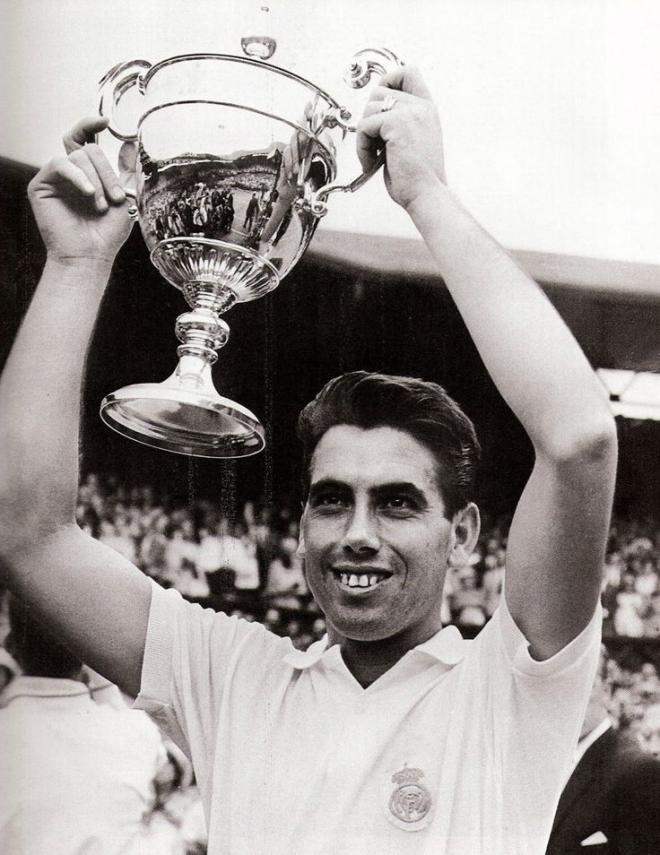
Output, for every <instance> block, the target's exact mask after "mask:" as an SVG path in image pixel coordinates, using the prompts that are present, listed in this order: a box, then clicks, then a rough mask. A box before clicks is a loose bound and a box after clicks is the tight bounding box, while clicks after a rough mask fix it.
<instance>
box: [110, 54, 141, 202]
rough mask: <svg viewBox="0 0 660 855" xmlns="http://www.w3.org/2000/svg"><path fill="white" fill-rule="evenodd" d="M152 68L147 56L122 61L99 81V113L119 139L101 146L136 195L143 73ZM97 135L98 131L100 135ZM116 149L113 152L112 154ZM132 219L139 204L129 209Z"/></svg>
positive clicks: (128, 189) (129, 192)
mask: <svg viewBox="0 0 660 855" xmlns="http://www.w3.org/2000/svg"><path fill="white" fill-rule="evenodd" d="M150 68H151V63H150V62H147V60H146V59H133V60H130V61H129V62H121V63H119V64H118V65H115V66H114V67H113V68H111V69H110V71H108V72H107V73H106V74H104V75H103V77H102V78H101V80H100V81H99V113H100V115H101V116H106V117H107V118H108V119H109V120H110V121H109V124H108V127H107V128H106V130H107V131H108V133H109V134H111V135H112V136H113V137H114V138H115V140H117V141H118V142H114V143H111V141H110V140H109V139H108V138H106V140H107V142H106V144H105V145H102V146H101V147H102V148H104V149H105V153H106V156H107V157H108V158H109V159H110V161H111V162H115V166H116V169H117V172H118V173H119V175H121V176H122V182H121V183H122V185H123V190H124V192H125V193H126V195H127V196H129V197H130V198H132V199H135V198H136V191H135V157H136V152H137V146H136V142H137V132H138V122H139V119H140V116H141V115H142V111H143V109H142V103H141V102H142V96H143V94H144V88H143V82H144V74H145V73H146V72H147V71H148V70H149V69H150ZM97 139H98V135H97ZM111 151H113V154H111ZM128 214H129V216H130V217H131V219H136V218H137V206H136V205H132V206H131V207H130V208H129V209H128Z"/></svg>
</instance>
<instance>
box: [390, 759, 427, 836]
mask: <svg viewBox="0 0 660 855" xmlns="http://www.w3.org/2000/svg"><path fill="white" fill-rule="evenodd" d="M422 778H424V772H422V770H421V769H414V768H409V767H408V766H404V767H403V769H401V770H400V771H399V772H395V773H394V774H393V775H392V777H391V784H394V789H393V790H392V789H391V785H390V793H389V800H388V812H387V818H388V819H389V820H390V822H392V823H393V824H394V825H396V826H397V828H402V829H403V830H404V831H418V830H419V829H421V828H425V827H426V826H427V825H428V823H429V822H430V820H431V807H432V799H431V793H430V792H429V790H428V789H427V787H426V786H425V785H424V784H423V783H422Z"/></svg>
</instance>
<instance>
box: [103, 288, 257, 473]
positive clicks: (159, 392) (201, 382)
mask: <svg viewBox="0 0 660 855" xmlns="http://www.w3.org/2000/svg"><path fill="white" fill-rule="evenodd" d="M181 290H182V291H183V293H184V294H185V295H186V299H187V300H188V303H189V305H190V307H191V311H189V312H184V314H182V315H179V317H178V318H177V321H176V335H177V338H178V339H179V341H180V342H181V344H180V345H179V347H178V348H177V353H178V355H179V362H178V364H177V366H176V369H175V370H174V372H173V373H172V374H171V375H170V376H169V377H168V378H167V379H166V380H164V381H163V382H162V383H137V384H134V385H132V386H125V387H124V388H123V389H119V390H118V391H117V392H113V393H112V394H111V395H108V396H106V398H104V400H103V402H102V404H101V418H102V419H103V421H104V422H105V423H106V424H107V425H108V426H109V427H111V428H113V430H116V431H117V432H118V433H121V434H122V435H124V436H128V437H130V438H131V439H134V440H136V441H137V442H141V443H144V444H145V445H151V446H153V447H154V448H162V449H165V450H167V451H174V452H176V453H178V454H191V455H195V456H197V457H224V458H230V457H245V456H247V455H250V454H256V453H257V452H259V451H261V449H262V448H263V447H264V429H263V426H262V425H261V424H260V422H259V419H258V418H257V417H256V416H255V415H254V413H252V412H250V410H248V409H247V408H246V407H243V406H241V404H237V403H236V402H235V401H230V400H229V399H228V398H223V397H222V396H221V395H219V394H218V392H217V391H216V389H215V387H214V385H213V377H212V376H211V366H212V365H213V363H214V362H215V361H216V360H217V358H218V354H217V351H218V350H219V349H220V348H221V347H224V345H225V344H227V341H228V340H229V326H228V325H227V324H226V323H225V321H223V320H222V319H221V318H220V312H225V311H227V309H229V308H231V306H232V305H233V304H234V303H235V302H236V301H237V296H236V293H235V292H234V291H233V289H231V288H230V287H229V286H227V285H225V284H217V283H212V282H199V281H190V280H189V281H188V282H186V283H184V284H183V286H182V288H181Z"/></svg>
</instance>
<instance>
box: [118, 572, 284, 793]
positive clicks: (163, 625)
mask: <svg viewBox="0 0 660 855" xmlns="http://www.w3.org/2000/svg"><path fill="white" fill-rule="evenodd" d="M290 650H291V643H290V641H289V639H280V638H278V637H277V636H275V635H273V634H272V633H270V632H268V631H267V630H266V629H265V628H264V627H263V626H262V625H261V624H259V623H250V622H248V621H245V620H242V619H239V618H236V617H229V616H228V615H226V614H223V613H221V612H214V611H213V610H212V609H205V608H202V607H201V606H199V605H198V604H193V603H189V602H187V601H186V600H185V599H184V598H183V597H182V596H181V595H180V594H179V593H178V592H177V591H174V590H172V589H170V590H164V589H163V588H161V587H160V586H159V585H157V584H155V583H152V595H151V606H150V609H149V622H148V627H147V637H146V641H145V650H144V660H143V665H142V679H141V685H140V693H139V695H138V697H137V699H136V701H135V706H136V707H137V708H139V709H143V710H145V711H146V712H148V713H149V715H150V716H151V718H152V719H153V720H154V721H155V722H156V724H158V725H159V727H161V728H162V729H163V730H164V732H165V733H166V734H167V735H168V736H169V737H170V738H171V739H172V740H173V741H174V742H175V743H176V744H177V745H178V746H179V747H180V748H181V749H182V750H183V751H184V753H185V754H187V755H188V757H190V758H191V759H192V760H193V764H194V766H195V771H196V774H197V775H198V777H200V776H201V777H203V776H204V772H205V770H206V771H209V770H210V768H211V762H212V755H213V751H214V746H215V743H216V733H217V729H218V721H219V718H220V715H221V709H222V705H223V703H224V701H225V699H226V698H227V697H228V696H230V695H231V697H232V703H234V702H236V704H237V705H238V706H239V707H240V706H241V705H242V704H243V703H245V704H248V703H249V702H250V699H249V697H248V694H247V692H246V688H249V687H250V686H251V685H254V686H255V687H258V686H259V683H260V679H261V676H260V675H261V673H262V672H263V671H264V670H265V669H266V670H267V669H269V668H272V667H273V663H274V662H280V663H281V660H282V657H283V655H285V654H286V653H288V652H289V651H290ZM237 687H238V688H237ZM241 687H242V689H243V691H242V692H241Z"/></svg>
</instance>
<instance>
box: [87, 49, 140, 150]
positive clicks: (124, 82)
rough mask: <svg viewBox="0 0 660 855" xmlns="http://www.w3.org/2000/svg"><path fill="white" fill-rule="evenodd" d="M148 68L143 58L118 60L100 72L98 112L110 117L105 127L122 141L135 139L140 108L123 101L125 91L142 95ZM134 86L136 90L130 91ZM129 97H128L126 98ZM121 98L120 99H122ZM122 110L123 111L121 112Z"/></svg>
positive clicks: (133, 140)
mask: <svg viewBox="0 0 660 855" xmlns="http://www.w3.org/2000/svg"><path fill="white" fill-rule="evenodd" d="M150 68H151V63H150V62H147V60H146V59H132V60H130V61H129V62H120V63H119V64H118V65H115V66H114V67H113V68H111V69H110V71H108V72H107V73H106V74H104V75H103V77H102V78H101V80H100V81H99V96H100V100H99V113H100V114H101V115H102V116H107V117H108V118H109V119H110V124H109V125H108V128H107V130H108V131H110V133H111V134H112V135H113V137H116V138H117V139H118V140H122V142H135V141H136V140H137V125H138V119H139V115H140V114H139V111H138V110H135V109H131V107H133V108H134V107H135V105H134V104H131V103H129V102H128V101H123V99H124V96H125V95H126V94H127V93H131V95H135V94H139V95H143V94H144V90H143V86H142V83H143V74H144V72H145V71H147V70H148V69H150ZM135 86H137V92H131V90H133V88H134V87H135ZM129 101H130V99H129ZM122 102H123V103H122ZM122 111H123V113H124V115H122Z"/></svg>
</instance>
